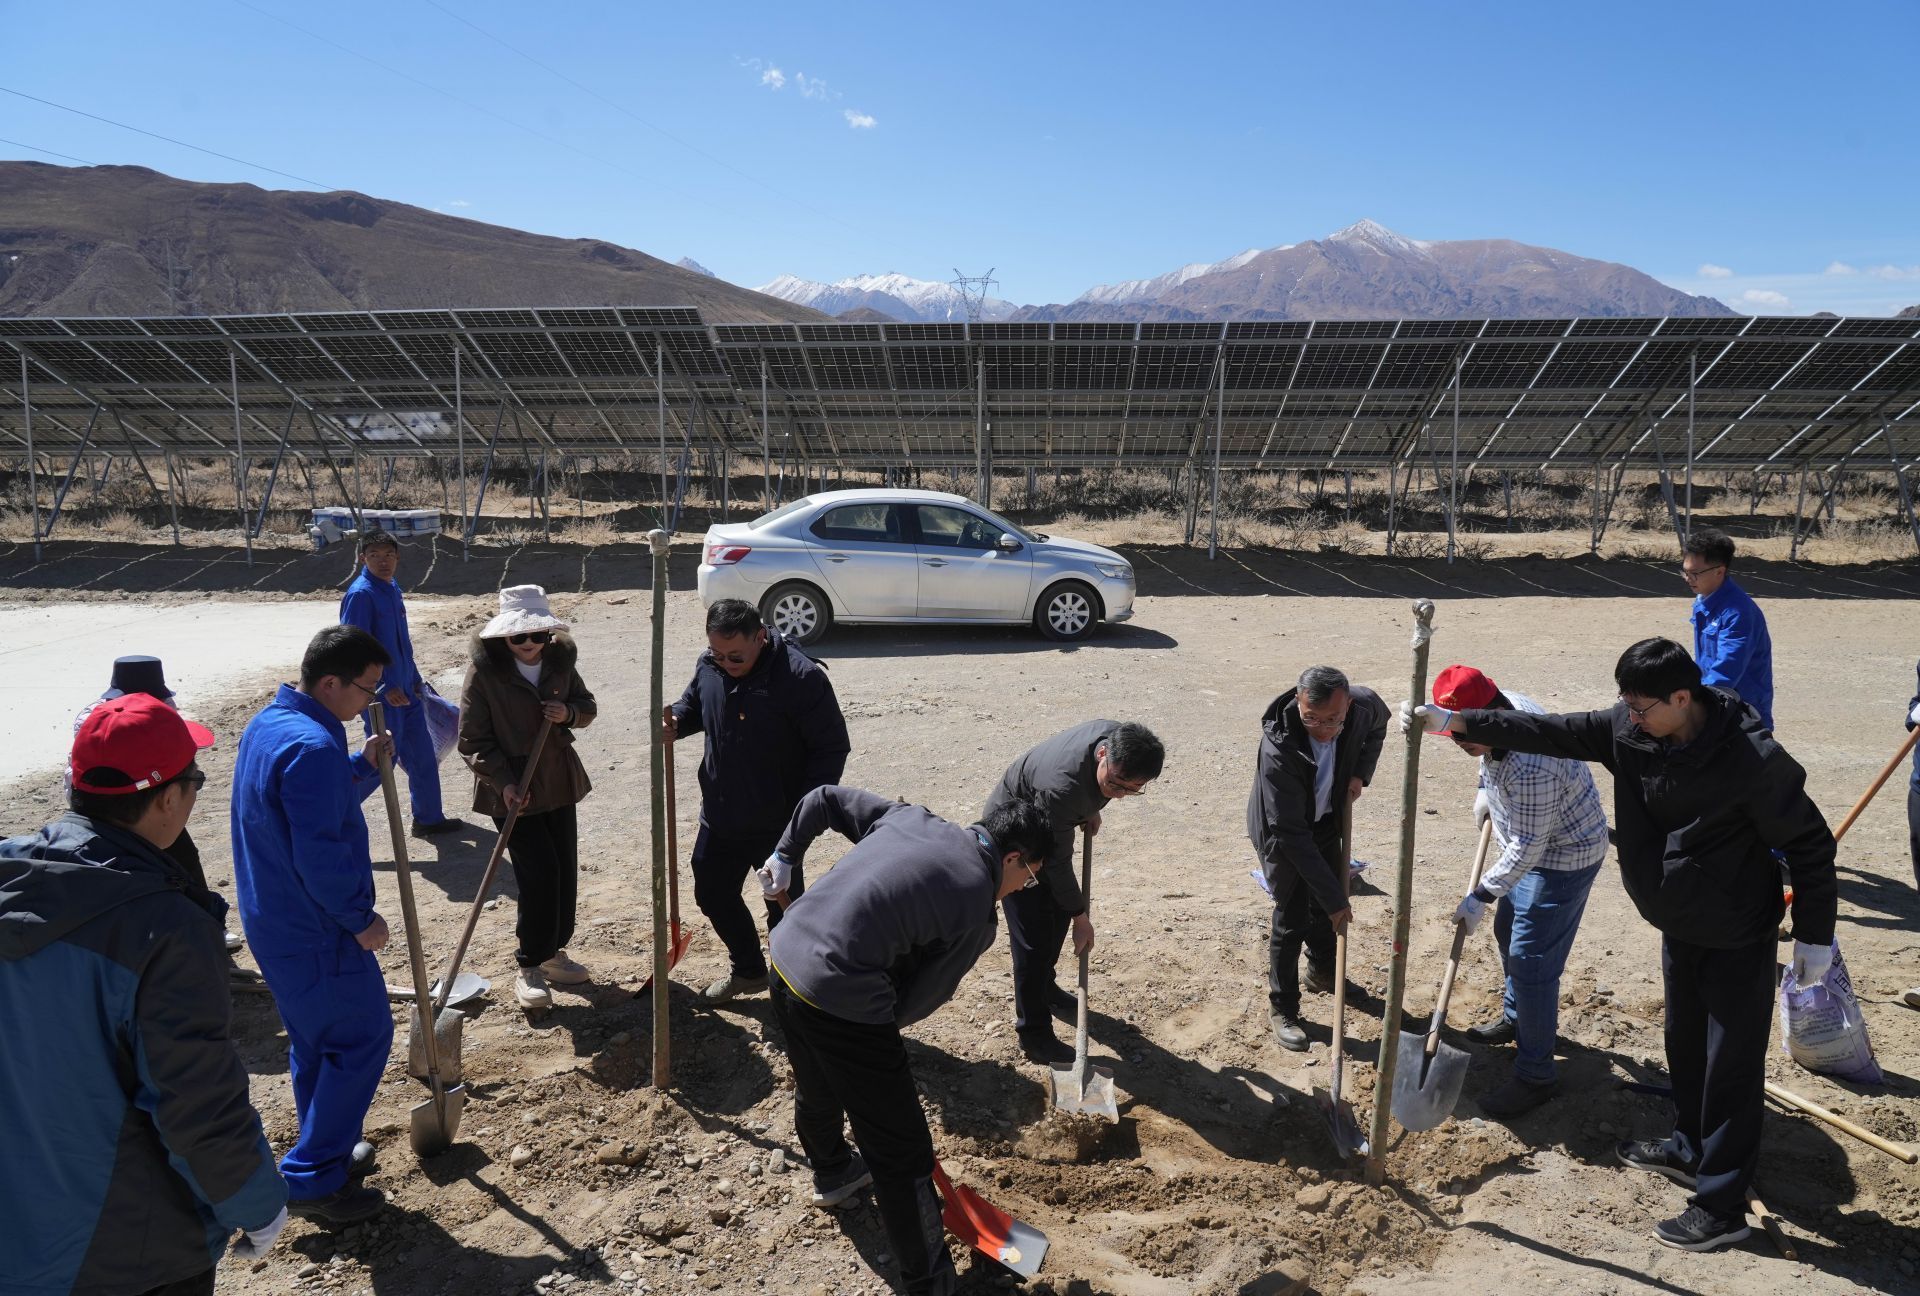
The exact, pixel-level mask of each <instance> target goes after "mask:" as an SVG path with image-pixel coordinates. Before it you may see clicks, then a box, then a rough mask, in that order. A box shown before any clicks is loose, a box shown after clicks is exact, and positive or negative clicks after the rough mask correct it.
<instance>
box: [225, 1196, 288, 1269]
mask: <svg viewBox="0 0 1920 1296" xmlns="http://www.w3.org/2000/svg"><path fill="white" fill-rule="evenodd" d="M286 1226H287V1208H286V1207H285V1206H282V1207H281V1208H280V1213H279V1214H278V1215H275V1216H274V1217H273V1220H272V1221H271V1222H270V1223H269V1224H268V1225H267V1226H266V1227H265V1228H257V1229H248V1230H247V1231H246V1232H244V1233H242V1234H241V1235H240V1240H239V1241H238V1242H235V1243H234V1244H233V1245H232V1246H231V1247H230V1248H228V1254H229V1255H231V1256H232V1257H233V1258H234V1259H236V1260H258V1259H259V1258H260V1257H261V1256H263V1255H265V1254H266V1253H267V1248H268V1247H270V1246H272V1245H273V1242H274V1239H275V1238H277V1237H279V1236H280V1230H281V1229H283V1228H285V1227H286Z"/></svg>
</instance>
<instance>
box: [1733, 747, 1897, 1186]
mask: <svg viewBox="0 0 1920 1296" xmlns="http://www.w3.org/2000/svg"><path fill="white" fill-rule="evenodd" d="M1915 732H1916V733H1920V730H1916V731H1915ZM1767 1097H1769V1098H1771V1099H1773V1100H1774V1101H1775V1102H1777V1103H1781V1104H1783V1105H1785V1106H1788V1107H1792V1108H1794V1109H1795V1110H1797V1111H1803V1112H1805V1113H1806V1114H1807V1115H1809V1116H1811V1117H1813V1118H1814V1119H1815V1120H1817V1121H1825V1122H1826V1123H1827V1124H1829V1125H1831V1126H1833V1127H1834V1128H1835V1129H1837V1130H1839V1131H1840V1132H1841V1133H1842V1134H1851V1135H1853V1136H1854V1137H1855V1138H1857V1139H1859V1140H1860V1141H1861V1142H1862V1143H1865V1144H1866V1145H1867V1146H1868V1147H1870V1148H1877V1149H1878V1150H1880V1151H1882V1152H1885V1153H1886V1154H1887V1155H1888V1156H1890V1157H1892V1158H1893V1159H1894V1160H1896V1161H1904V1162H1906V1163H1907V1164H1908V1165H1912V1164H1913V1163H1914V1162H1915V1161H1916V1160H1920V1153H1916V1152H1915V1151H1914V1150H1913V1149H1912V1148H1906V1147H1901V1146H1900V1145H1899V1144H1898V1143H1890V1142H1888V1141H1887V1140H1886V1139H1883V1138H1881V1137H1880V1136H1879V1135H1878V1134H1875V1133H1874V1132H1873V1131H1872V1130H1866V1129H1862V1128H1860V1127H1859V1126H1858V1125H1855V1124H1854V1123H1853V1122H1852V1121H1850V1120H1848V1119H1847V1118H1846V1117H1844V1116H1841V1115H1838V1114H1836V1113H1834V1112H1830V1111H1828V1110H1827V1109H1826V1108H1825V1107H1822V1106H1821V1105H1820V1104H1819V1103H1817V1102H1809V1101H1808V1100H1807V1099H1805V1098H1802V1097H1801V1096H1800V1095H1799V1094H1797V1093H1794V1092H1793V1091H1792V1090H1790V1089H1782V1088H1781V1087H1780V1086H1779V1085H1777V1084H1775V1083H1774V1082H1773V1081H1771V1080H1769V1081H1767Z"/></svg>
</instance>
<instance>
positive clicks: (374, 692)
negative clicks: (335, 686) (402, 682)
mask: <svg viewBox="0 0 1920 1296" xmlns="http://www.w3.org/2000/svg"><path fill="white" fill-rule="evenodd" d="M339 678H340V682H341V683H343V684H351V685H352V686H353V687H354V688H357V689H359V690H360V691H361V692H362V693H365V694H366V695H367V696H368V697H379V696H380V694H381V693H382V692H384V691H385V685H384V684H383V683H382V682H381V681H379V680H375V681H374V684H373V687H372V688H368V687H367V686H366V685H365V684H362V683H361V682H360V681H359V680H353V679H348V678H347V677H346V676H345V675H342V676H340V677H339Z"/></svg>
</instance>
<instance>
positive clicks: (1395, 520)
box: [1387, 459, 1400, 558]
mask: <svg viewBox="0 0 1920 1296" xmlns="http://www.w3.org/2000/svg"><path fill="white" fill-rule="evenodd" d="M1399 499H1400V462H1399V460H1397V459H1390V460H1388V461H1387V557H1389V558H1391V557H1393V542H1394V539H1395V538H1396V537H1397V536H1398V535H1399V533H1400V528H1399V516H1398V505H1399Z"/></svg>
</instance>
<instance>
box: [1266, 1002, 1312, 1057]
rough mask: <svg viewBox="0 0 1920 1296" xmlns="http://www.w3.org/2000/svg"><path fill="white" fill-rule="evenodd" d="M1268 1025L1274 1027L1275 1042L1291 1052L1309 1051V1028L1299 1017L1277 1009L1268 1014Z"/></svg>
mask: <svg viewBox="0 0 1920 1296" xmlns="http://www.w3.org/2000/svg"><path fill="white" fill-rule="evenodd" d="M1267 1025H1268V1026H1270V1027H1272V1028H1273V1042H1274V1043H1275V1044H1278V1045H1279V1046H1280V1047H1281V1048H1283V1049H1285V1050H1287V1051H1288V1052H1289V1053H1305V1052H1306V1051H1307V1044H1308V1041H1307V1028H1306V1027H1305V1026H1303V1025H1301V1024H1300V1019H1299V1018H1298V1017H1293V1016H1289V1015H1288V1014H1286V1013H1283V1012H1280V1011H1278V1010H1275V1011H1273V1012H1270V1013H1268V1014H1267Z"/></svg>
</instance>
